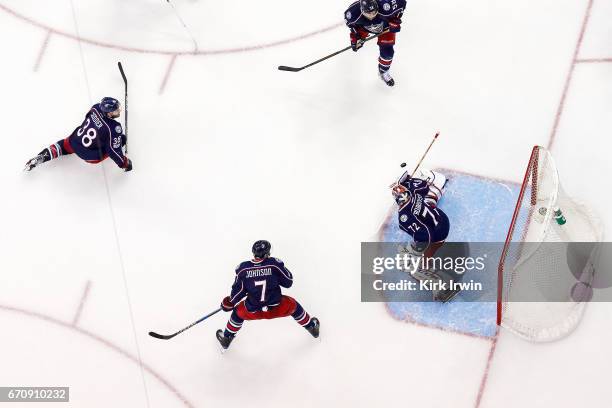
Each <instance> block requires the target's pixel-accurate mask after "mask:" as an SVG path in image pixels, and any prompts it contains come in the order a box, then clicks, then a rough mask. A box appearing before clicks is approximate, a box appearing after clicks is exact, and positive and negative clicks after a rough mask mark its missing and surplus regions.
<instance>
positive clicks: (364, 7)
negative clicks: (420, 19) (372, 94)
mask: <svg viewBox="0 0 612 408" xmlns="http://www.w3.org/2000/svg"><path fill="white" fill-rule="evenodd" d="M405 8H406V0H359V1H356V2H354V3H353V4H351V5H350V7H349V8H348V9H347V10H346V11H345V13H344V20H345V21H346V25H347V26H348V27H349V28H350V29H351V47H352V48H353V51H357V50H359V49H360V48H361V47H362V46H363V43H364V39H365V38H367V37H368V35H369V34H379V33H382V32H383V31H385V30H387V32H386V33H385V34H383V35H381V36H380V37H378V47H379V50H380V56H379V58H378V73H379V76H380V78H381V79H382V80H383V81H384V82H385V83H386V84H387V85H389V86H393V85H395V81H394V80H393V77H392V76H391V73H390V72H389V68H391V63H392V62H393V55H394V54H395V51H394V49H393V46H394V45H395V35H396V34H397V33H399V32H400V30H401V24H402V14H403V13H404V9H405Z"/></svg>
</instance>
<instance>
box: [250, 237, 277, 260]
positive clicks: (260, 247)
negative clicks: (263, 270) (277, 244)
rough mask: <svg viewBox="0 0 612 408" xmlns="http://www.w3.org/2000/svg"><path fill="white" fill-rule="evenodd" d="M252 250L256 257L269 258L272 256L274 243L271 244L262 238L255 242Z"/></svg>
mask: <svg viewBox="0 0 612 408" xmlns="http://www.w3.org/2000/svg"><path fill="white" fill-rule="evenodd" d="M251 250H252V251H253V256H254V257H255V258H259V259H262V258H267V257H269V256H270V251H271V250H272V244H270V243H269V242H268V241H266V240H265V239H262V240H260V241H257V242H255V243H254V244H253V248H252V249H251Z"/></svg>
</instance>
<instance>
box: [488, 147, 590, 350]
mask: <svg viewBox="0 0 612 408" xmlns="http://www.w3.org/2000/svg"><path fill="white" fill-rule="evenodd" d="M601 235H602V229H601V227H600V224H599V222H598V221H597V220H596V218H595V217H594V216H593V214H592V213H591V212H590V211H589V210H588V209H587V208H586V207H585V206H584V205H582V204H580V203H578V202H576V201H574V200H573V199H571V198H570V197H568V196H567V195H566V194H565V192H564V191H563V189H562V188H561V185H560V183H559V176H558V173H557V169H556V166H555V163H554V161H553V158H552V156H551V154H550V152H549V151H548V150H546V149H545V148H543V147H540V146H535V147H534V148H533V151H532V153H531V157H530V159H529V163H528V165H527V171H526V172H525V178H524V180H523V184H522V186H521V190H520V193H519V197H518V200H517V203H516V207H515V210H514V214H513V217H512V223H511V224H510V228H509V230H508V234H507V238H506V242H505V244H504V247H503V250H502V253H501V257H500V262H499V268H498V290H497V324H498V325H500V326H503V327H504V328H506V329H508V330H510V331H512V332H514V333H515V334H517V335H519V336H520V337H523V338H525V339H527V340H531V341H552V340H556V339H559V338H562V337H564V336H566V335H568V334H569V333H571V332H572V330H573V329H574V328H575V327H576V326H577V324H578V323H579V322H580V319H581V317H582V314H583V312H584V308H585V306H586V303H587V301H588V298H587V296H588V291H589V289H590V288H591V283H592V281H593V276H594V268H593V259H594V257H595V256H596V253H597V247H596V245H595V244H582V243H595V242H600V241H601V238H602V236H601ZM585 245H586V247H585Z"/></svg>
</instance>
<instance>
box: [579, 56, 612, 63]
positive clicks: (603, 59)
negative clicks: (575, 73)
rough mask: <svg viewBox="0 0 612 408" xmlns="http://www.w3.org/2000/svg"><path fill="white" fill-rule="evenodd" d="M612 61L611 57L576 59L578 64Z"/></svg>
mask: <svg viewBox="0 0 612 408" xmlns="http://www.w3.org/2000/svg"><path fill="white" fill-rule="evenodd" d="M609 62H612V57H610V58H580V59H577V60H576V64H598V63H601V64H603V63H609Z"/></svg>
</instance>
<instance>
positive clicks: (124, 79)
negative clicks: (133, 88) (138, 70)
mask: <svg viewBox="0 0 612 408" xmlns="http://www.w3.org/2000/svg"><path fill="white" fill-rule="evenodd" d="M117 66H118V67H119V72H120V73H121V78H123V82H125V84H126V85H127V77H126V76H125V71H124V70H123V65H122V64H121V61H119V62H117Z"/></svg>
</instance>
